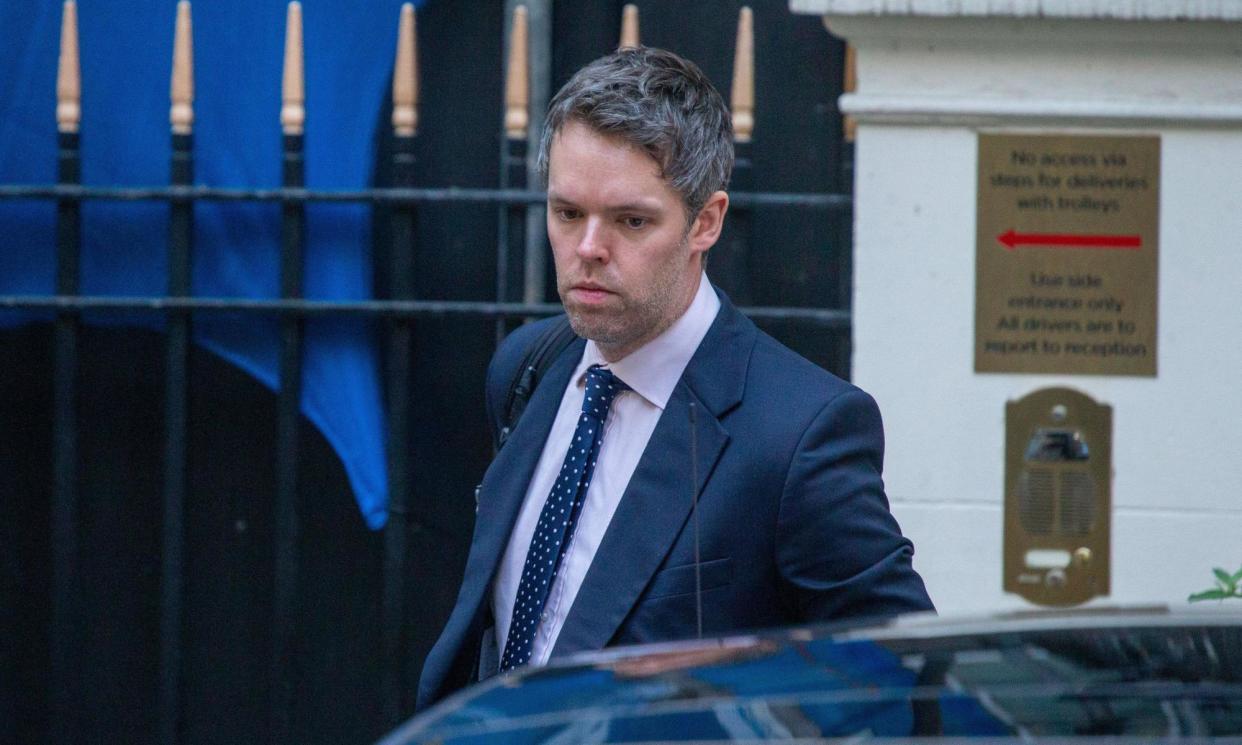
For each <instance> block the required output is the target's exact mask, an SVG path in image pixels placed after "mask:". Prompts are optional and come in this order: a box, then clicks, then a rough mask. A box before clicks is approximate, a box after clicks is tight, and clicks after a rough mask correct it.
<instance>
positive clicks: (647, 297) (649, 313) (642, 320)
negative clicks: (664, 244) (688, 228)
mask: <svg viewBox="0 0 1242 745" xmlns="http://www.w3.org/2000/svg"><path fill="white" fill-rule="evenodd" d="M687 243H688V241H687V239H686V238H683V239H682V245H681V246H680V248H681V249H682V250H679V251H678V257H680V258H684V253H683V251H684V248H685V246H686V245H687ZM665 269H666V271H659V272H656V273H655V274H654V275H653V276H654V279H653V281H652V283H651V284H650V285H649V291H648V292H646V293H644V295H643V296H641V297H634V296H632V295H630V294H628V293H620V292H619V293H617V294H616V295H615V298H616V300H617V303H618V305H616V306H613V307H604V308H598V309H590V308H584V307H582V306H579V305H578V304H577V303H574V302H572V301H565V300H564V298H565V296H566V294H567V291H568V289H569V287H568V284H569V283H567V286H565V287H562V288H561V298H562V303H563V304H564V306H565V313H566V314H567V315H568V316H569V325H570V326H571V327H572V328H573V330H574V333H575V334H577V335H578V336H581V337H582V338H584V339H590V340H591V341H593V342H595V344H596V345H597V346H598V347H599V348H600V350H601V351H602V352H604V355H605V357H606V358H608V359H609V360H610V361H615V360H617V359H620V358H621V357H623V356H625V355H627V354H629V353H630V352H633V351H634V350H635V349H637V348H638V347H640V346H642V345H643V344H645V343H647V342H649V341H651V340H652V339H654V338H655V337H657V336H659V335H660V334H661V333H662V332H663V331H664V330H665V329H667V328H668V327H669V326H671V325H672V324H673V321H675V320H677V318H678V317H680V315H681V313H682V312H684V310H685V308H682V307H680V304H681V300H682V299H681V298H680V297H679V296H678V295H679V290H680V289H681V288H680V287H679V286H678V285H679V280H680V279H681V276H682V273H681V272H680V271H677V270H675V269H673V268H672V267H666V268H665ZM695 286H696V287H697V286H698V278H697V276H696V278H695Z"/></svg>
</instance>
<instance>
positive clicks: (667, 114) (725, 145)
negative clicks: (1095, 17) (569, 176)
mask: <svg viewBox="0 0 1242 745" xmlns="http://www.w3.org/2000/svg"><path fill="white" fill-rule="evenodd" d="M569 121H577V122H581V123H583V124H585V125H587V126H589V127H590V128H591V129H593V130H595V131H596V132H598V133H600V134H603V135H609V136H615V137H620V138H621V139H623V140H626V141H627V142H630V143H631V144H633V145H636V146H638V147H640V148H642V149H643V150H644V151H645V152H646V153H647V154H648V155H650V156H651V157H652V159H654V160H655V162H656V163H657V164H658V165H659V166H660V173H661V176H662V177H663V178H664V180H665V181H667V182H668V184H669V186H671V187H672V188H673V190H674V191H676V192H677V193H678V194H680V195H681V200H682V202H683V204H684V205H685V207H686V214H687V216H688V218H689V219H690V220H693V219H694V217H695V216H697V215H698V213H699V210H701V209H703V205H704V204H706V203H707V199H708V197H710V196H711V195H712V193H713V192H716V191H719V190H722V189H724V188H726V187H727V186H728V184H729V176H730V174H732V172H733V132H732V126H731V123H730V119H729V109H728V108H727V107H726V106H725V102H724V99H723V98H721V96H720V93H719V92H717V90H716V89H715V88H714V87H713V86H712V84H711V82H710V81H709V80H708V79H707V76H706V75H704V74H703V71H702V70H700V69H699V68H698V66H697V65H695V64H694V63H693V62H690V61H689V60H686V59H683V58H681V57H679V56H677V55H676V54H673V53H672V52H669V51H665V50H663V49H655V48H652V47H638V48H629V49H619V50H617V51H616V52H613V53H612V54H610V55H608V56H606V57H601V58H599V59H597V60H595V61H594V62H592V63H591V64H589V65H587V66H586V67H584V68H582V69H581V70H579V71H578V72H577V73H575V74H574V76H573V77H572V78H570V80H569V82H568V83H566V84H565V86H564V87H563V88H561V89H560V91H558V92H557V94H556V96H554V97H553V98H552V101H551V103H549V104H548V115H547V118H546V119H545V120H544V127H543V136H542V139H541V140H540V143H539V161H538V166H539V174H540V177H541V178H542V179H543V184H544V186H545V187H546V186H547V183H548V152H549V151H550V150H551V148H552V140H553V139H554V138H555V137H556V135H557V134H558V133H559V132H560V131H561V129H562V128H563V127H564V126H565V124H566V122H569Z"/></svg>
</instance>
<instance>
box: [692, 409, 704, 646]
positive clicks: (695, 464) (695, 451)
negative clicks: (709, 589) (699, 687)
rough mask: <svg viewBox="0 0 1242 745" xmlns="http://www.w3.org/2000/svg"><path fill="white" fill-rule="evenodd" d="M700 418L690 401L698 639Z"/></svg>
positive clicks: (700, 617)
mask: <svg viewBox="0 0 1242 745" xmlns="http://www.w3.org/2000/svg"><path fill="white" fill-rule="evenodd" d="M698 425H699V419H698V409H697V407H696V406H695V405H694V402H693V401H691V402H690V519H691V520H693V521H694V625H695V630H696V633H697V635H698V636H697V637H696V638H698V639H702V638H703V571H702V569H701V568H700V564H701V561H700V558H699V426H698Z"/></svg>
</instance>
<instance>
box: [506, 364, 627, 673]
mask: <svg viewBox="0 0 1242 745" xmlns="http://www.w3.org/2000/svg"><path fill="white" fill-rule="evenodd" d="M627 388H628V386H627V385H626V384H625V383H623V382H621V380H620V379H619V378H617V377H616V376H615V375H613V374H612V372H611V371H609V370H607V369H606V368H603V367H600V366H599V365H592V366H591V367H590V368H588V369H587V377H586V395H585V396H584V397H583V399H582V414H581V415H580V416H579V417H578V428H577V429H576V430H574V436H573V439H572V440H570V442H569V452H568V453H566V455H565V464H564V465H562V466H561V473H560V475H559V476H557V478H556V483H555V484H553V485H552V493H551V494H549V495H548V500H547V501H546V502H544V503H543V510H541V511H540V513H539V523H538V524H537V525H536V526H535V535H534V536H533V537H532V538H531V540H530V548H529V549H527V550H526V563H525V564H523V565H522V578H521V580H520V581H519V582H518V592H517V598H516V599H515V600H514V603H513V618H512V619H511V620H510V622H509V636H508V638H507V639H506V640H505V652H504V655H502V656H501V658H500V671H501V672H504V671H506V670H512V669H513V668H515V667H517V666H519V665H525V664H526V663H527V662H529V661H530V655H531V647H532V645H533V644H534V642H535V632H536V631H537V630H538V628H539V622H540V620H541V618H542V615H543V608H544V605H546V604H547V602H548V592H549V590H551V589H552V584H553V582H554V580H555V579H556V572H557V569H559V568H560V565H561V557H562V556H564V554H565V547H566V546H567V545H568V544H569V537H570V536H572V535H573V533H574V527H575V526H576V525H577V523H578V515H579V514H580V513H581V512H582V502H583V501H584V500H585V499H586V493H587V488H588V487H590V485H591V474H592V473H594V472H595V459H596V458H597V457H598V455H599V444H600V441H601V440H603V438H604V420H605V419H606V418H607V417H608V409H609V407H610V406H612V399H613V398H614V397H615V396H616V395H617V393H618V392H620V391H623V390H626V389H627Z"/></svg>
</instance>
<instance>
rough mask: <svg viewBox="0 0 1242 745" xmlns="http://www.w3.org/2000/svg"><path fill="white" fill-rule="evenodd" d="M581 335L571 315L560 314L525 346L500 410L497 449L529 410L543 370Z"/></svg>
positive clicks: (546, 369) (502, 445) (545, 370)
mask: <svg viewBox="0 0 1242 745" xmlns="http://www.w3.org/2000/svg"><path fill="white" fill-rule="evenodd" d="M576 338H578V337H577V335H576V334H574V330H573V328H571V327H570V325H569V317H568V316H564V315H561V316H557V317H556V318H555V319H554V320H553V322H552V323H551V324H550V325H549V326H548V328H547V329H546V330H545V331H544V332H543V333H542V334H540V335H539V337H538V338H537V339H535V343H534V344H531V345H530V348H529V349H527V350H526V356H525V357H524V358H522V364H521V365H518V369H517V371H516V372H515V373H514V376H513V380H512V381H511V382H510V383H509V395H507V396H506V397H505V407H504V409H503V410H502V412H501V420H500V430H499V431H498V432H497V433H496V449H497V450H500V448H502V447H504V444H505V441H506V440H508V439H509V433H510V432H512V431H513V428H514V427H516V426H517V423H518V420H519V419H521V418H522V412H524V411H525V410H526V402H527V401H529V400H530V397H531V394H532V393H534V392H535V388H536V387H537V386H538V385H539V381H540V380H542V379H543V375H544V373H546V372H547V371H548V368H549V367H551V366H552V363H553V362H554V361H556V358H557V357H559V356H560V355H561V352H563V351H565V348H566V347H568V346H569V345H570V344H572V343H573V341H574V339H576Z"/></svg>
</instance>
